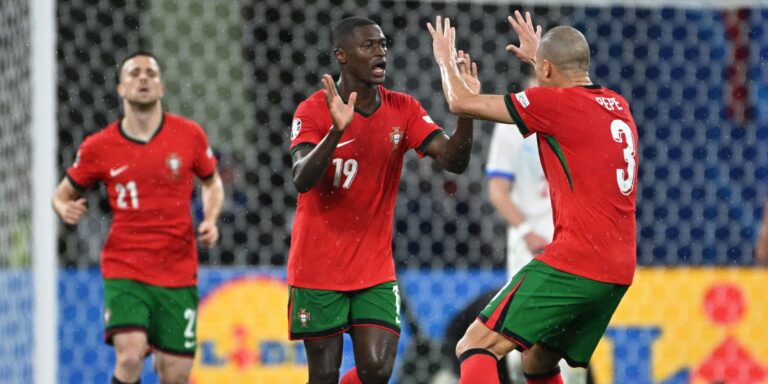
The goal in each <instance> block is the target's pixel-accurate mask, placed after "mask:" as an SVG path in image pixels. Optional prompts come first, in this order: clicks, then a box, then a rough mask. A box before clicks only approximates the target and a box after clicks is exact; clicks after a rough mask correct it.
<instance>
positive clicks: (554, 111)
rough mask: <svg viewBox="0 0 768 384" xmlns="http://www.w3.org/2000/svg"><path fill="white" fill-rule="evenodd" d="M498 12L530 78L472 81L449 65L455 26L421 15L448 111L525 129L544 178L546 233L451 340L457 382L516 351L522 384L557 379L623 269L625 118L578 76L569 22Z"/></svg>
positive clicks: (619, 285) (603, 316)
mask: <svg viewBox="0 0 768 384" xmlns="http://www.w3.org/2000/svg"><path fill="white" fill-rule="evenodd" d="M509 22H510V24H511V25H512V27H513V29H514V30H515V31H516V32H517V34H518V35H519V37H520V45H519V46H514V45H509V46H507V50H508V51H510V52H512V53H514V54H515V55H517V57H518V58H520V59H521V60H522V61H523V62H525V63H528V64H531V65H533V67H534V71H535V74H536V80H537V82H538V83H539V85H540V87H534V88H530V89H527V90H525V91H522V92H519V93H511V94H506V95H482V94H479V93H478V92H473V91H472V89H471V88H470V87H468V86H467V85H466V84H465V83H464V82H463V81H462V78H461V76H460V74H459V72H458V70H457V69H456V68H455V67H456V60H457V58H456V56H457V55H456V50H455V30H454V29H453V28H451V25H450V20H448V19H445V21H444V22H443V21H442V20H441V18H440V17H439V16H438V17H437V19H436V25H435V26H434V27H433V26H432V25H431V24H429V25H428V29H429V32H430V34H431V35H432V38H433V50H434V55H435V60H436V61H437V63H438V65H439V67H440V75H441V77H442V84H443V91H444V93H445V97H446V99H447V101H448V104H449V107H450V109H451V111H452V112H453V113H456V114H457V115H459V116H463V117H469V118H475V119H484V120H490V121H496V122H501V123H514V124H515V125H516V126H517V128H518V130H519V131H520V133H521V134H522V135H523V136H529V135H532V134H533V133H537V135H536V136H537V138H536V140H537V141H538V147H539V153H540V154H539V156H540V158H541V163H542V166H543V167H544V173H545V175H546V178H547V181H548V182H549V186H550V198H551V202H552V209H553V219H554V224H555V232H554V238H553V240H552V243H550V244H549V245H547V246H546V247H545V249H544V252H543V253H541V254H539V255H538V256H536V257H535V258H534V259H533V260H532V261H531V262H530V263H528V264H527V265H526V266H525V267H524V268H523V269H522V270H520V272H518V273H517V274H516V275H515V276H514V277H513V278H512V280H510V281H509V283H507V285H506V286H504V287H503V288H502V289H501V290H500V291H499V292H498V293H497V294H496V296H495V297H494V298H493V299H491V302H490V303H489V304H488V305H487V306H486V308H485V309H484V310H483V311H482V312H481V313H480V315H479V316H478V317H477V319H475V321H474V322H473V323H472V324H471V325H470V326H469V328H468V329H467V331H466V333H465V334H464V337H463V338H462V339H461V340H460V341H459V343H458V345H457V346H456V354H457V356H459V359H460V361H461V379H460V383H462V384H465V383H484V384H487V383H498V382H499V378H498V376H497V373H496V363H497V360H498V359H499V358H501V357H503V356H504V355H506V354H507V353H509V352H510V351H512V350H515V349H519V350H522V351H523V352H522V355H523V370H524V372H525V376H526V382H527V383H546V384H549V383H562V382H563V381H562V377H561V375H560V370H559V369H558V362H559V361H560V360H561V359H565V360H566V361H567V362H568V364H569V365H571V366H586V365H587V364H588V362H589V360H590V358H591V356H592V353H593V352H594V350H595V347H596V346H597V343H598V341H599V340H600V338H601V337H602V335H603V333H604V332H605V329H606V327H607V326H608V322H609V321H610V319H611V316H613V313H614V311H615V310H616V307H617V306H618V304H619V302H620V301H621V299H622V297H623V296H624V293H625V292H626V291H627V289H628V288H629V285H630V284H631V283H632V277H633V275H634V271H635V243H636V239H635V228H636V224H635V210H636V202H635V195H636V190H637V188H636V179H637V147H636V143H637V128H636V127H635V122H634V120H633V118H632V115H631V114H630V111H629V106H628V104H627V101H626V100H625V99H624V98H623V97H622V96H621V95H619V94H617V93H616V92H613V91H611V90H609V89H606V88H602V87H600V86H598V85H596V84H594V83H592V80H590V78H589V61H590V58H589V45H588V44H587V41H586V39H585V38H584V36H583V35H582V34H581V33H580V32H579V31H578V30H576V29H574V28H571V27H556V28H553V29H552V30H550V31H549V32H547V34H546V35H544V36H543V37H542V36H541V27H540V26H537V27H534V25H533V23H532V22H531V17H530V14H528V13H526V17H525V18H524V17H523V16H522V15H521V14H520V12H515V17H510V18H509Z"/></svg>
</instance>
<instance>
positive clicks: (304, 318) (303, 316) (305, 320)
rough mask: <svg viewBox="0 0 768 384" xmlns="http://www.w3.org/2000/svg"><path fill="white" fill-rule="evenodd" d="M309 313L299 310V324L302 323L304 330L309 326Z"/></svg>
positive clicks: (303, 309) (302, 309)
mask: <svg viewBox="0 0 768 384" xmlns="http://www.w3.org/2000/svg"><path fill="white" fill-rule="evenodd" d="M309 319H310V315H309V311H307V310H306V309H305V308H300V309H299V322H300V323H301V327H302V328H306V327H307V326H308V324H309Z"/></svg>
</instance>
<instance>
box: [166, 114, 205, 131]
mask: <svg viewBox="0 0 768 384" xmlns="http://www.w3.org/2000/svg"><path fill="white" fill-rule="evenodd" d="M163 121H164V123H165V124H169V125H172V126H176V127H189V128H195V129H203V128H202V126H200V124H199V123H198V122H196V121H194V120H192V119H189V118H186V117H184V116H181V115H177V114H175V113H171V112H163Z"/></svg>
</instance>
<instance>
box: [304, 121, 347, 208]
mask: <svg viewBox="0 0 768 384" xmlns="http://www.w3.org/2000/svg"><path fill="white" fill-rule="evenodd" d="M342 134H343V132H339V131H336V130H334V129H331V130H330V131H329V132H328V134H327V135H325V138H323V140H321V141H320V143H319V144H318V145H317V146H315V147H314V148H313V149H312V150H311V151H310V152H309V153H308V154H307V155H306V156H303V157H301V158H300V159H299V160H298V161H295V162H294V164H293V185H294V186H295V187H296V190H297V191H299V192H301V193H303V192H307V191H309V190H310V189H311V188H312V187H313V186H314V185H315V183H317V181H318V180H320V177H321V176H322V175H323V173H325V170H326V169H327V168H328V164H330V162H331V156H333V151H334V150H335V149H336V145H337V144H338V143H339V140H341V135H342Z"/></svg>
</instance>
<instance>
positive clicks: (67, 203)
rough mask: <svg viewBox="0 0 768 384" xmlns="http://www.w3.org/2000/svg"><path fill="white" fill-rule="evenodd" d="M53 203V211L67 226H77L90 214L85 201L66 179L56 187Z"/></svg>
mask: <svg viewBox="0 0 768 384" xmlns="http://www.w3.org/2000/svg"><path fill="white" fill-rule="evenodd" d="M51 202H52V204H53V210H54V211H55V212H56V214H58V215H59V217H61V220H63V221H64V222H65V223H67V224H76V223H77V222H78V221H80V219H81V218H82V217H83V215H84V214H85V213H86V212H88V206H87V205H86V204H85V199H84V198H83V197H82V196H81V195H80V192H78V191H77V189H75V186H74V185H72V183H71V182H70V181H69V179H67V178H66V177H65V178H63V179H61V182H60V183H59V185H58V186H57V187H56V191H55V192H54V193H53V199H52V201H51Z"/></svg>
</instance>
